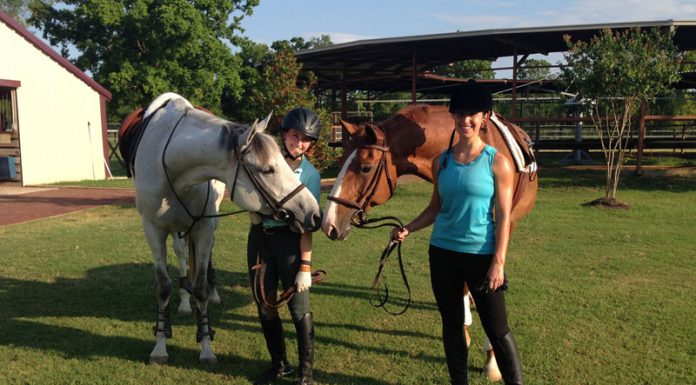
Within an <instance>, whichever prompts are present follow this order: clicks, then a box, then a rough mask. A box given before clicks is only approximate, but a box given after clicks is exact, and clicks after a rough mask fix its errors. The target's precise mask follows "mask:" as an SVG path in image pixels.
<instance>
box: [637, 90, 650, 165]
mask: <svg viewBox="0 0 696 385" xmlns="http://www.w3.org/2000/svg"><path fill="white" fill-rule="evenodd" d="M647 108H648V107H647V104H646V102H645V100H643V101H642V102H641V103H640V128H639V130H638V153H637V155H636V175H638V176H641V175H643V170H641V167H642V165H643V144H644V139H645V112H646V110H647Z"/></svg>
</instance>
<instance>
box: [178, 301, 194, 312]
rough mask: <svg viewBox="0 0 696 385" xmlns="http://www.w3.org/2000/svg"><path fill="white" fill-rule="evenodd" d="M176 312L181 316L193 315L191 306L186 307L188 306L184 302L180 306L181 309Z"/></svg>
mask: <svg viewBox="0 0 696 385" xmlns="http://www.w3.org/2000/svg"><path fill="white" fill-rule="evenodd" d="M176 312H177V313H179V314H184V315H189V314H191V313H192V311H191V305H188V306H186V304H185V303H184V302H182V303H181V305H179V308H178V309H177V310H176Z"/></svg>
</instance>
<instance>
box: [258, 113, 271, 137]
mask: <svg viewBox="0 0 696 385" xmlns="http://www.w3.org/2000/svg"><path fill="white" fill-rule="evenodd" d="M271 116H273V111H271V112H270V113H268V116H266V118H265V119H264V120H262V121H261V122H259V121H258V120H257V121H256V122H254V126H253V127H254V129H255V130H256V132H264V131H266V127H268V122H270V121H271Z"/></svg>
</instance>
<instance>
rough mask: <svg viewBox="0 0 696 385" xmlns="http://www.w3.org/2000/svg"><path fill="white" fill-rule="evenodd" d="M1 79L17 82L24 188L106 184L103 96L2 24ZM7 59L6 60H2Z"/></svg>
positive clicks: (0, 41) (0, 32)
mask: <svg viewBox="0 0 696 385" xmlns="http://www.w3.org/2000/svg"><path fill="white" fill-rule="evenodd" d="M0 52H3V53H10V54H9V55H7V56H6V58H7V57H11V58H13V59H11V60H6V59H5V60H0V78H3V79H9V80H17V81H20V82H21V86H20V87H19V88H17V105H18V107H17V109H18V113H17V117H18V120H19V135H20V137H19V138H20V146H21V149H20V151H21V159H22V182H23V184H25V185H32V184H42V183H52V182H59V181H73V180H83V179H104V178H105V177H106V171H105V169H104V152H103V137H102V122H101V106H100V103H101V102H100V100H101V99H100V95H99V93H98V92H97V91H95V90H94V89H93V88H91V87H89V86H88V85H87V84H85V83H84V82H83V81H82V80H81V79H79V78H78V77H76V76H75V75H74V74H73V73H71V72H69V71H68V70H66V69H65V68H64V67H62V66H61V65H59V64H58V63H57V62H56V61H54V60H53V59H52V58H50V57H49V56H47V55H46V54H45V53H44V52H42V51H41V50H39V49H38V48H36V47H35V46H34V45H32V44H31V43H30V42H28V41H27V40H25V39H24V38H23V37H22V36H20V35H18V34H17V33H16V32H15V31H14V30H12V29H10V28H8V27H7V26H6V25H5V24H3V23H0ZM3 56H5V55H3Z"/></svg>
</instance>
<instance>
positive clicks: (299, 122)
mask: <svg viewBox="0 0 696 385" xmlns="http://www.w3.org/2000/svg"><path fill="white" fill-rule="evenodd" d="M280 127H281V131H282V132H285V131H287V130H289V129H293V130H297V131H299V132H301V133H303V134H305V135H307V136H308V137H310V138H312V140H314V141H316V140H317V139H319V133H320V132H321V122H320V121H319V116H317V114H316V113H315V112H314V111H312V110H309V109H307V108H302V107H297V108H295V109H293V110H292V111H290V112H288V113H287V114H285V117H284V118H283V122H282V123H281V124H280Z"/></svg>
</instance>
